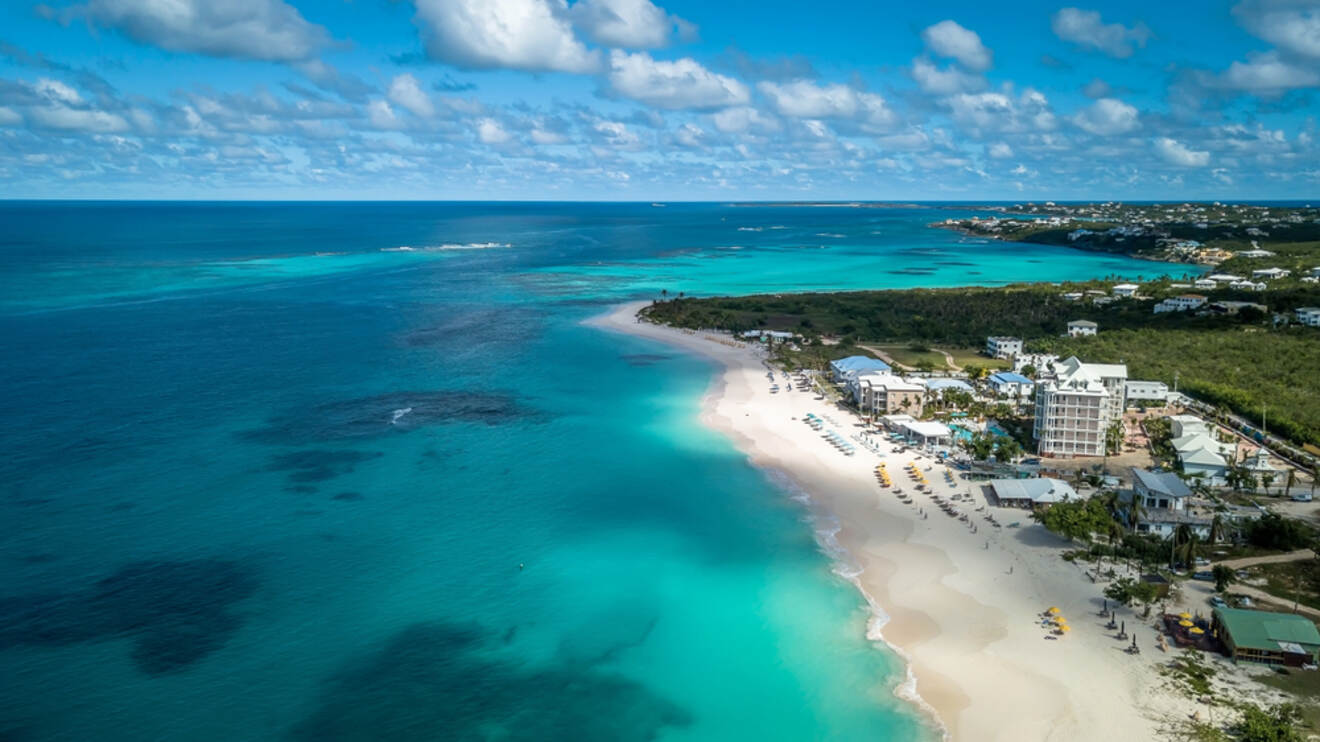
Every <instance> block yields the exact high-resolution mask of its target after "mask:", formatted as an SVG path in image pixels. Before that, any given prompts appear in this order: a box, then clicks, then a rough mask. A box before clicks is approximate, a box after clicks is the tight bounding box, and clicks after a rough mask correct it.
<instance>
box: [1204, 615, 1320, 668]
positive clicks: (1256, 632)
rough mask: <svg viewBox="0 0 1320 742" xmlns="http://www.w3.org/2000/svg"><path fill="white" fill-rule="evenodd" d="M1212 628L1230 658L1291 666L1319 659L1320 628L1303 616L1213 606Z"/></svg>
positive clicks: (1311, 662) (1310, 662)
mask: <svg viewBox="0 0 1320 742" xmlns="http://www.w3.org/2000/svg"><path fill="white" fill-rule="evenodd" d="M1214 630H1215V635H1216V636H1218V637H1219V640H1220V641H1222V642H1223V643H1224V648H1225V650H1226V651H1227V653H1228V656H1229V657H1232V658H1233V659H1234V660H1242V661H1245V662H1262V663H1265V664H1267V665H1292V666H1294V667H1298V666H1301V665H1306V664H1315V663H1316V662H1317V661H1320V631H1317V630H1316V628H1315V624H1313V623H1311V621H1310V620H1309V619H1307V618H1305V617H1303V616H1298V615H1294V614H1292V613H1268V612H1266V611H1249V610H1246V609H1243V608H1216V609H1215V613H1214Z"/></svg>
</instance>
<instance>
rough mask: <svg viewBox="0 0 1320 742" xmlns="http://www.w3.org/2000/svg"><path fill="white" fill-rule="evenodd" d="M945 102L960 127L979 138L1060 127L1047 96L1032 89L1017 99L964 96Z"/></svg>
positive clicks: (994, 94)
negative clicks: (1000, 133) (989, 134)
mask: <svg viewBox="0 0 1320 742" xmlns="http://www.w3.org/2000/svg"><path fill="white" fill-rule="evenodd" d="M944 103H945V104H946V105H948V106H949V110H950V114H951V116H952V117H953V120H954V121H955V122H956V123H957V124H958V125H959V126H961V127H962V128H964V129H967V130H970V131H971V132H973V133H975V134H978V135H981V134H985V133H988V132H1011V133H1021V132H1030V131H1048V130H1050V129H1053V128H1054V127H1055V124H1056V122H1055V119H1054V113H1053V111H1051V110H1050V104H1049V101H1048V100H1047V99H1046V98H1045V95H1044V94H1043V93H1041V92H1039V91H1037V90H1033V89H1031V88H1027V89H1026V90H1024V91H1023V92H1022V94H1021V95H1019V96H1018V97H1017V98H1013V97H1011V96H1010V95H1008V94H1007V93H975V94H973V93H961V94H959V95H954V96H951V97H949V98H946V99H945V100H944Z"/></svg>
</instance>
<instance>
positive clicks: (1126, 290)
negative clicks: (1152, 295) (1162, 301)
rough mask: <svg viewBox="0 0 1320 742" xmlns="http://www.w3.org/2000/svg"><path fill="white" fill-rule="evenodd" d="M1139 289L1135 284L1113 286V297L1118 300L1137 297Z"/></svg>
mask: <svg viewBox="0 0 1320 742" xmlns="http://www.w3.org/2000/svg"><path fill="white" fill-rule="evenodd" d="M1139 288H1141V287H1140V286H1138V285H1136V284H1135V283H1119V284H1115V285H1114V296H1117V297H1120V298H1124V299H1126V298H1130V297H1133V296H1136V295H1137V289H1139Z"/></svg>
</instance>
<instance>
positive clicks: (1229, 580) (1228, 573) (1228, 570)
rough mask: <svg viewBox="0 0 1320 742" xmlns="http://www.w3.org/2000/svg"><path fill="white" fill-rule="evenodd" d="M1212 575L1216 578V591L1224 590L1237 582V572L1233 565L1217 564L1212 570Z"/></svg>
mask: <svg viewBox="0 0 1320 742" xmlns="http://www.w3.org/2000/svg"><path fill="white" fill-rule="evenodd" d="M1210 574H1211V576H1213V577H1214V578H1215V592H1220V593H1222V592H1224V591H1225V590H1227V589H1228V586H1229V585H1232V584H1233V583H1234V582H1237V573H1236V572H1234V571H1233V568H1232V567H1225V566H1224V565H1222V564H1216V565H1215V568H1214V569H1212V570H1210Z"/></svg>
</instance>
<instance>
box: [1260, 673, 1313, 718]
mask: <svg viewBox="0 0 1320 742" xmlns="http://www.w3.org/2000/svg"><path fill="white" fill-rule="evenodd" d="M1259 680H1260V682H1261V683H1262V684H1264V685H1268V686H1270V687H1271V688H1277V689H1279V690H1281V691H1283V692H1284V693H1287V694H1288V695H1290V696H1292V697H1293V700H1294V702H1295V703H1297V705H1298V706H1299V707H1300V708H1301V711H1302V720H1303V721H1304V722H1306V725H1307V726H1308V727H1310V728H1311V729H1313V730H1314V729H1320V672H1315V671H1313V670H1311V671H1307V670H1295V669H1289V670H1288V673H1287V674H1283V673H1278V672H1273V673H1270V674H1269V675H1265V676H1263V677H1260V678H1259Z"/></svg>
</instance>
